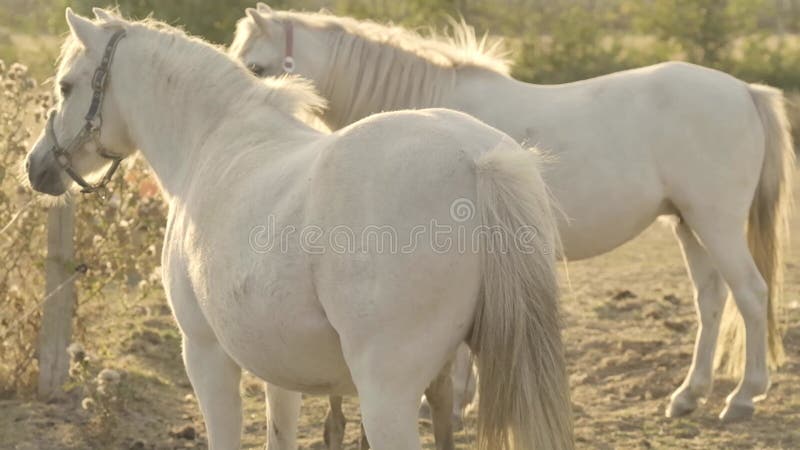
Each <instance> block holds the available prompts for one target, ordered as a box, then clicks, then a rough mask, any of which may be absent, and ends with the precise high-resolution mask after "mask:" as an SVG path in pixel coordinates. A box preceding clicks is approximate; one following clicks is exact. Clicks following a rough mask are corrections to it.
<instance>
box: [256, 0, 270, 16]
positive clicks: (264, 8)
mask: <svg viewBox="0 0 800 450" xmlns="http://www.w3.org/2000/svg"><path fill="white" fill-rule="evenodd" d="M256 9H257V10H258V12H260V13H262V14H271V13H272V8H270V7H269V5H267V4H266V3H263V2H258V3H256Z"/></svg>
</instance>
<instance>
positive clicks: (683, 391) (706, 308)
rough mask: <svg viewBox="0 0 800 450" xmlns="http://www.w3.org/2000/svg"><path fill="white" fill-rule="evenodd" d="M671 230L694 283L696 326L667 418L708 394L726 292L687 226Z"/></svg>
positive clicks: (689, 409)
mask: <svg viewBox="0 0 800 450" xmlns="http://www.w3.org/2000/svg"><path fill="white" fill-rule="evenodd" d="M674 231H675V236H676V237H677V238H678V240H679V241H680V243H681V249H682V251H683V257H684V260H685V262H686V267H687V269H688V272H689V277H690V278H691V280H692V283H693V284H694V299H695V307H696V310H697V315H698V320H699V322H700V326H699V328H698V331H697V338H696V340H695V346H694V355H693V357H692V365H691V367H690V368H689V373H688V374H687V375H686V379H685V380H684V382H683V384H681V386H680V387H678V389H677V390H676V391H675V392H674V393H673V394H672V397H671V401H670V404H669V407H668V408H667V412H666V415H667V417H679V416H683V415H686V414H689V413H690V412H692V411H694V410H695V409H696V408H697V406H698V404H699V402H700V401H701V400H702V399H704V398H705V397H706V396H707V395H708V394H709V393H710V391H711V386H712V380H713V378H712V377H713V371H714V351H715V349H716V345H717V337H718V334H719V325H720V316H721V313H722V308H723V306H724V304H725V298H726V297H727V295H728V288H727V286H726V284H725V280H724V279H723V278H722V275H721V274H720V272H719V271H718V270H717V269H716V267H714V264H713V262H712V261H711V258H710V257H709V255H708V253H707V252H706V250H705V248H703V246H702V245H701V244H700V242H698V240H697V238H696V237H695V235H694V232H692V230H691V229H690V228H689V226H688V225H686V223H685V222H683V221H680V222H678V224H677V225H676V226H675V230H674Z"/></svg>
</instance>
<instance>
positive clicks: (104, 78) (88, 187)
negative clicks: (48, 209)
mask: <svg viewBox="0 0 800 450" xmlns="http://www.w3.org/2000/svg"><path fill="white" fill-rule="evenodd" d="M123 37H125V30H119V31H117V32H115V33H114V34H113V35H112V36H111V39H110V40H109V41H108V44H107V45H106V50H105V52H104V53H103V59H102V60H101V61H100V65H99V66H98V67H97V69H95V71H94V75H93V76H92V102H91V104H89V112H87V113H86V116H85V117H84V119H85V120H86V123H85V124H84V126H83V128H81V131H79V132H78V135H77V136H75V137H74V138H72V140H71V141H69V143H67V146H66V147H62V146H61V145H60V144H59V143H58V139H56V133H55V131H54V130H53V122H54V121H55V110H52V111H50V115H49V117H48V118H47V129H46V130H47V131H46V133H47V135H48V136H49V137H50V139H52V140H53V147H52V149H51V151H52V152H53V154H54V155H55V157H56V162H57V163H58V165H59V166H60V167H61V169H63V170H64V172H66V173H67V175H69V176H70V178H72V179H73V180H75V182H76V183H78V184H79V185H80V186H81V187H82V188H83V189H81V192H83V193H90V192H95V191H98V190H100V189H103V188H105V186H106V185H107V184H108V182H109V181H111V177H112V176H113V175H114V172H116V171H117V168H118V167H119V164H120V162H122V157H121V156H117V155H114V154H111V153H108V152H107V151H106V150H105V149H104V148H103V147H102V145H100V139H99V138H100V127H101V126H102V124H103V116H102V114H101V113H100V107H101V106H102V105H103V97H104V96H105V90H106V85H107V84H108V69H109V67H110V66H111V61H112V60H113V59H114V52H115V51H116V49H117V44H118V43H119V41H120V40H121V39H122V38H123ZM89 141H94V143H95V146H96V148H97V153H98V154H99V155H100V156H102V157H103V158H106V159H110V160H111V167H109V168H108V170H107V171H106V173H105V175H103V178H101V179H100V181H99V182H98V183H97V184H91V183H89V182H88V181H86V180H85V179H84V178H83V177H82V176H80V174H78V172H76V171H75V170H74V169H73V167H72V157H71V155H72V153H73V152H74V151H76V150H78V149H80V148H82V147H83V146H84V145H86V143H88V142H89Z"/></svg>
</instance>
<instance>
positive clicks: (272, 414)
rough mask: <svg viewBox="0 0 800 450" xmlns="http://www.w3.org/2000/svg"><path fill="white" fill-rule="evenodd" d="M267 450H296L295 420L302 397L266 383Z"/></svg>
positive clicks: (297, 393)
mask: <svg viewBox="0 0 800 450" xmlns="http://www.w3.org/2000/svg"><path fill="white" fill-rule="evenodd" d="M266 387H267V450H296V449H297V419H298V417H299V416H300V403H301V402H302V397H301V395H300V393H299V392H293V391H287V390H286V389H283V388H279V387H278V386H275V385H272V384H269V383H267V385H266Z"/></svg>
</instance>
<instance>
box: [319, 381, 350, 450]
mask: <svg viewBox="0 0 800 450" xmlns="http://www.w3.org/2000/svg"><path fill="white" fill-rule="evenodd" d="M328 400H329V402H330V408H328V415H327V417H325V434H324V436H325V445H326V446H327V447H328V450H341V449H343V448H344V429H345V426H346V425H347V418H345V417H344V412H342V397H341V396H340V395H331V396H330V397H329V399H328Z"/></svg>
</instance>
